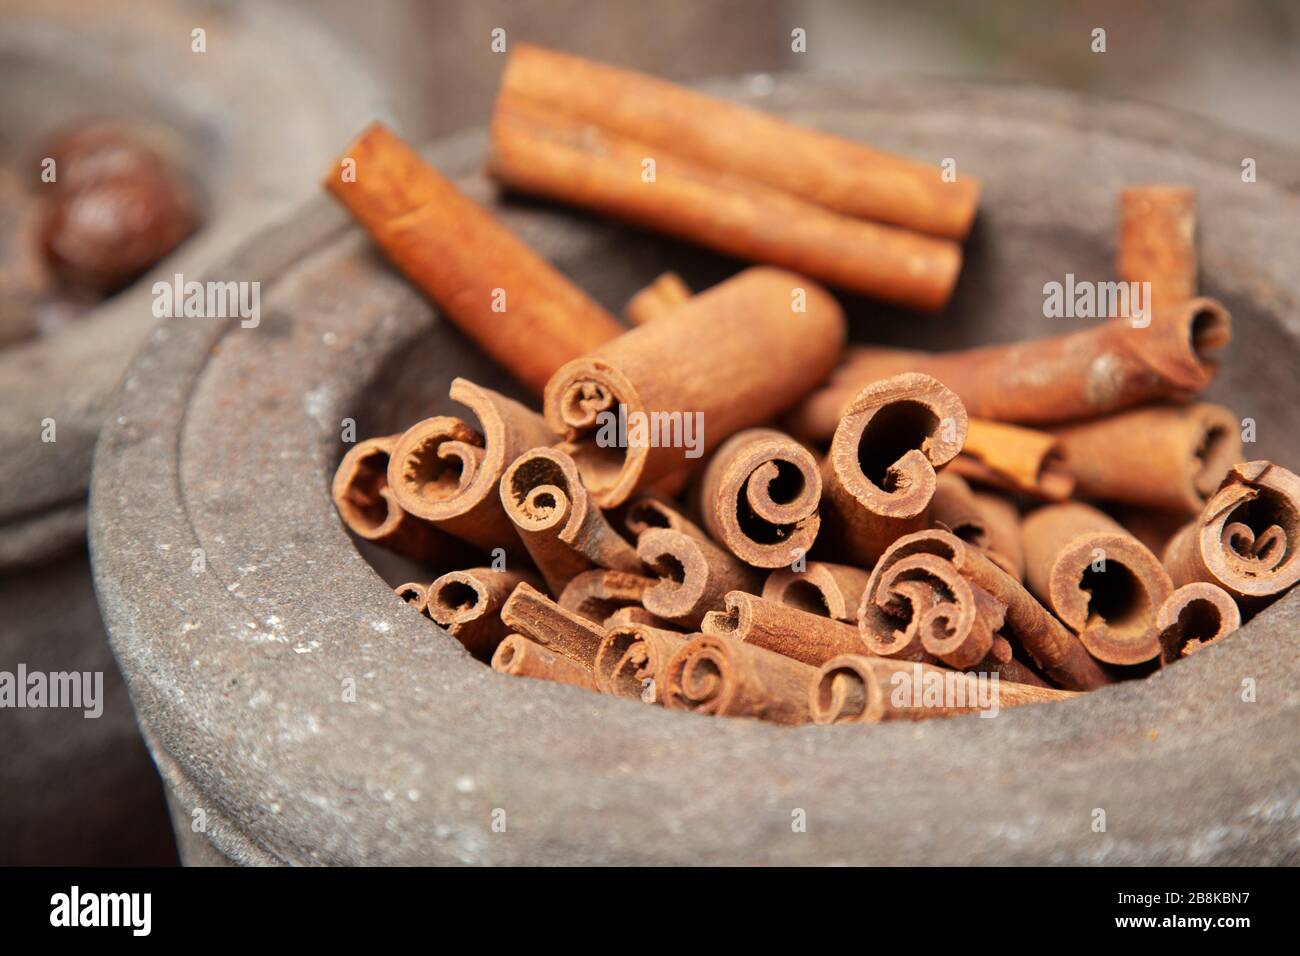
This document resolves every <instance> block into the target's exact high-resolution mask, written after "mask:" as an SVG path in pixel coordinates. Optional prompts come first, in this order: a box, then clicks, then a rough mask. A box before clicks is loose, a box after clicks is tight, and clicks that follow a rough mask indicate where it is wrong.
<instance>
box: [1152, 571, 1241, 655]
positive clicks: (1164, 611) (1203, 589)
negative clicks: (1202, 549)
mask: <svg viewBox="0 0 1300 956" xmlns="http://www.w3.org/2000/svg"><path fill="white" fill-rule="evenodd" d="M1239 627H1241V610H1240V609H1239V608H1238V607H1237V602H1236V601H1234V600H1233V599H1232V595H1230V594H1229V593H1228V592H1227V591H1225V590H1223V588H1221V587H1219V586H1218V585H1217V584H1210V583H1208V582H1206V581H1193V582H1192V583H1191V584H1184V585H1183V586H1182V587H1180V588H1179V589H1178V590H1176V591H1174V593H1173V594H1171V595H1169V597H1168V598H1167V599H1166V600H1165V603H1164V604H1162V605H1160V612H1159V613H1158V614H1157V615H1156V628H1157V629H1158V630H1159V632H1160V649H1161V653H1160V659H1161V662H1162V663H1164V664H1172V663H1173V662H1174V661H1178V660H1181V659H1182V658H1184V657H1190V656H1191V655H1192V654H1194V653H1196V652H1197V651H1199V650H1201V649H1202V648H1204V647H1209V646H1210V645H1211V644H1213V643H1215V642H1216V641H1218V640H1220V639H1221V638H1224V637H1227V636H1228V635H1229V634H1231V633H1232V632H1233V631H1235V630H1236V629H1237V628H1239Z"/></svg>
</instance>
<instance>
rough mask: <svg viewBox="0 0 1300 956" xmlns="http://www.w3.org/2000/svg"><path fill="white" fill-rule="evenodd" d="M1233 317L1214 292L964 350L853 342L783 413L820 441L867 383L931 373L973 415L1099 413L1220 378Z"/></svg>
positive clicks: (1056, 418)
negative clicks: (1166, 308)
mask: <svg viewBox="0 0 1300 956" xmlns="http://www.w3.org/2000/svg"><path fill="white" fill-rule="evenodd" d="M1231 325H1232V320H1231V318H1230V317H1229V315H1228V312H1227V310H1226V309H1224V307H1223V306H1222V305H1220V304H1219V303H1218V302H1215V301H1214V300H1213V299H1204V298H1198V299H1190V300H1188V301H1187V302H1184V303H1183V304H1181V305H1179V306H1177V307H1175V308H1174V309H1173V311H1172V312H1166V313H1165V314H1164V315H1157V316H1156V317H1155V318H1154V319H1153V320H1152V322H1151V324H1150V325H1148V326H1147V327H1145V328H1135V327H1134V326H1133V325H1132V323H1131V322H1130V320H1128V319H1115V320H1112V321H1109V322H1104V323H1102V324H1101V325H1096V326H1093V327H1092V328H1089V329H1085V330H1083V331H1080V332H1072V333H1070V334H1068V335H1061V336H1056V337H1053V338H1045V339H1034V340H1031V341H1028V342H1017V343H1014V344H1010V345H989V346H984V347H982V348H975V349H967V350H965V351H960V352H943V353H934V352H915V351H907V350H904V349H887V348H876V347H866V346H858V347H855V348H851V349H850V350H849V353H848V355H847V356H846V358H845V361H844V363H843V364H842V365H841V366H840V367H839V369H838V370H837V371H836V372H835V374H834V375H832V376H831V379H830V381H829V382H828V383H827V384H826V385H824V386H823V387H821V388H819V389H818V390H817V391H815V392H813V393H812V394H811V395H809V396H808V397H807V398H805V399H804V400H803V401H801V402H800V403H799V404H798V405H796V406H795V408H794V410H793V411H792V412H791V413H790V414H789V415H787V416H786V418H785V419H784V427H785V428H786V430H787V431H789V432H790V434H792V435H794V436H795V437H796V438H799V439H801V440H803V441H810V442H823V441H825V440H826V439H827V438H829V437H830V436H831V434H832V433H834V431H835V427H836V425H837V423H838V422H839V419H840V415H841V413H842V411H843V409H844V407H845V405H847V404H848V402H849V401H850V400H852V398H853V396H854V395H855V394H856V393H857V392H858V391H859V390H860V389H861V388H862V386H863V385H865V384H867V383H869V382H874V381H878V380H880V379H882V378H886V377H888V376H890V375H896V374H898V373H900V372H908V371H912V372H924V373H925V374H927V375H932V376H934V377H935V378H937V379H939V381H941V382H943V383H944V384H945V385H947V386H948V387H949V388H951V389H952V390H953V391H954V392H956V393H957V395H958V396H959V397H960V398H961V400H962V402H963V403H964V404H965V406H966V411H967V412H968V413H969V414H970V415H971V416H973V417H975V418H986V419H992V420H995V421H1007V422H1022V423H1025V424H1034V423H1049V422H1065V421H1074V420H1076V419H1083V418H1094V417H1096V416H1098V415H1105V414H1108V413H1110V412H1116V411H1119V410H1121V409H1124V408H1129V407H1131V406H1133V405H1140V404H1143V403H1145V402H1150V401H1154V400H1157V399H1165V398H1187V397H1190V396H1191V395H1193V394H1195V393H1196V392H1198V391H1200V390H1201V389H1202V388H1204V387H1205V386H1206V385H1207V384H1209V382H1210V380H1211V379H1212V378H1213V377H1214V374H1215V372H1217V371H1218V367H1219V363H1218V359H1217V358H1216V357H1215V354H1216V352H1217V350H1218V349H1220V348H1222V347H1223V346H1225V345H1227V344H1228V342H1229V340H1230V339H1231V336H1232V328H1231Z"/></svg>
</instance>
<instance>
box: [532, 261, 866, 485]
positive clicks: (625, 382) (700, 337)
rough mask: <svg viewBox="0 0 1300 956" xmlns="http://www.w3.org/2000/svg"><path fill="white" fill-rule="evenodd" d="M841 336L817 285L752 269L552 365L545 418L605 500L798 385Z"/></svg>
mask: <svg viewBox="0 0 1300 956" xmlns="http://www.w3.org/2000/svg"><path fill="white" fill-rule="evenodd" d="M800 306H803V307H805V311H796V309H797V308H798V307H800ZM843 342H844V315H843V313H842V312H841V311H840V307H839V305H838V304H836V302H835V300H834V299H833V298H831V296H830V295H829V294H827V293H826V292H825V291H824V290H822V289H821V288H820V287H818V286H817V285H816V284H815V283H813V282H811V281H810V280H808V279H805V278H803V277H801V276H797V275H794V274H793V273H789V272H782V271H780V270H777V269H766V268H755V269H748V270H746V271H744V272H742V273H740V274H739V275H737V276H734V277H732V278H731V279H728V280H727V281H726V282H723V283H721V284H720V285H717V286H714V287H713V288H712V289H709V290H708V291H707V292H703V293H701V294H699V295H697V296H694V297H693V298H692V299H691V300H690V301H689V302H687V303H686V304H685V305H682V306H681V307H680V308H678V309H677V310H676V311H675V312H673V313H672V314H670V315H667V316H664V317H663V318H661V319H659V320H658V321H655V322H651V323H649V324H647V325H643V326H640V327H639V328H635V329H633V330H631V331H630V332H627V333H625V334H624V335H622V336H620V337H619V338H618V339H616V340H614V341H613V342H610V343H609V344H608V345H605V346H602V347H601V348H599V349H596V350H595V351H593V352H591V353H590V354H588V355H586V356H584V357H583V358H580V359H576V360H574V361H572V362H570V363H568V364H567V365H565V366H564V367H563V368H561V369H560V370H559V371H557V372H556V373H555V376H554V377H553V378H552V379H551V381H550V382H549V383H548V384H547V386H546V400H545V412H546V421H547V423H548V424H549V425H550V426H551V428H552V430H553V431H554V432H555V433H556V434H558V435H561V436H563V438H564V444H563V445H562V446H561V447H563V449H564V450H565V451H567V452H568V453H569V454H571V455H572V456H573V458H574V460H575V461H576V462H577V464H578V468H579V471H580V472H581V474H582V478H583V481H584V483H585V484H586V486H587V488H588V489H589V490H590V492H591V496H592V498H593V500H594V501H595V502H596V503H597V504H598V505H599V506H600V507H602V508H612V507H615V506H616V505H619V504H621V503H622V502H624V501H626V500H627V499H628V498H630V497H631V496H632V494H633V493H635V492H636V491H638V490H640V489H643V488H647V487H649V486H651V485H653V484H654V483H655V482H656V481H658V480H659V479H661V478H663V477H665V476H666V475H668V474H670V473H672V472H673V471H675V470H677V469H680V468H681V467H682V466H683V464H684V463H685V462H688V461H689V460H690V459H688V458H687V457H686V455H687V454H694V455H699V454H702V453H705V452H707V451H708V450H710V449H712V448H716V447H717V446H718V444H719V443H720V442H721V441H722V440H723V439H725V438H726V437H727V436H729V435H732V434H734V433H735V432H737V431H739V430H741V429H742V428H746V427H748V426H750V425H756V424H758V423H760V422H762V421H764V420H765V419H767V418H769V417H771V416H772V415H774V414H775V413H776V412H777V411H778V410H780V409H781V408H783V407H784V406H786V405H788V404H789V403H790V402H792V401H794V400H795V399H796V398H798V397H799V396H800V395H803V394H804V393H806V392H807V391H808V390H809V389H810V388H812V387H813V386H814V385H816V383H817V382H819V381H820V380H821V379H822V378H823V377H824V376H825V375H826V374H827V373H828V372H829V371H830V369H831V367H832V366H833V365H834V364H835V361H836V360H837V358H838V356H839V354H840V351H841V349H842V347H843ZM772 355H780V356H782V361H781V362H780V364H777V365H773V363H772V362H770V361H769V359H770V358H771V356H772ZM620 423H624V424H625V425H626V435H623V434H621V432H622V431H623V429H622V428H620V427H619V425H620ZM700 428H702V429H703V430H704V434H703V435H700V434H698V430H699V429H700ZM665 433H667V434H665ZM683 446H693V447H683Z"/></svg>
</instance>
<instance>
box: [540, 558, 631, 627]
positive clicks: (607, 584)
mask: <svg viewBox="0 0 1300 956" xmlns="http://www.w3.org/2000/svg"><path fill="white" fill-rule="evenodd" d="M652 584H654V580H653V579H651V578H647V577H642V576H641V575H639V574H628V573H627V572H626V571H607V570H605V569H604V568H596V569H594V570H591V571H584V572H582V573H581V574H579V575H576V576H575V577H573V578H572V579H571V580H570V581H569V583H568V584H566V585H565V586H564V590H563V591H561V592H560V600H559V604H560V607H562V608H564V609H565V610H566V611H572V612H573V613H574V614H580V615H582V616H583V617H585V618H586V619H587V620H589V621H596V622H597V623H602V622H604V621H606V620H607V619H608V618H609V617H610V615H612V614H613V613H614V612H615V611H617V610H618V609H619V608H624V607H629V606H635V605H640V603H641V595H642V594H644V593H645V589H646V588H648V587H649V586H650V585H652Z"/></svg>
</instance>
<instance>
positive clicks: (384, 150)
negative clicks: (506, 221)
mask: <svg viewBox="0 0 1300 956" xmlns="http://www.w3.org/2000/svg"><path fill="white" fill-rule="evenodd" d="M349 170H353V171H355V175H354V176H350V175H349ZM323 185H324V186H325V188H326V189H327V190H328V191H329V192H330V193H331V194H332V195H333V196H334V198H335V199H337V200H338V201H339V202H340V203H342V204H343V205H344V206H345V207H346V208H347V210H348V212H350V213H351V214H352V215H353V216H354V217H355V218H356V220H357V221H358V222H359V223H360V224H361V225H362V226H363V227H364V228H365V230H366V231H367V232H368V233H370V236H371V238H373V239H374V241H375V243H376V244H377V245H378V246H379V248H380V249H382V250H383V252H384V254H385V255H386V256H387V257H388V258H389V260H391V261H392V263H393V264H394V265H395V266H397V268H398V269H400V270H401V271H402V273H403V274H405V275H406V277H407V278H408V279H410V280H411V282H413V283H414V284H415V285H416V286H417V287H418V288H419V289H420V291H422V292H423V293H424V294H425V295H427V296H428V297H429V298H431V299H432V300H433V301H434V302H436V303H437V304H438V305H439V306H440V307H441V308H442V309H443V310H444V312H445V313H446V315H447V317H448V318H449V319H451V321H452V322H453V323H455V324H456V325H457V326H458V327H459V328H460V330H461V331H462V332H464V333H465V334H466V335H467V336H468V337H469V338H470V339H472V340H473V341H474V342H475V343H476V344H477V345H478V346H479V347H480V348H481V349H483V351H484V352H486V353H487V354H488V355H489V356H491V358H492V359H493V360H495V361H496V363H497V364H498V365H500V366H501V367H502V368H504V369H506V370H507V371H508V372H510V373H511V374H512V375H514V376H515V378H517V379H519V381H521V382H523V383H524V384H525V385H527V386H528V387H529V388H531V389H532V390H533V391H534V392H536V393H538V394H540V393H541V391H542V389H543V387H545V385H546V382H547V380H548V379H549V378H550V377H551V375H552V374H553V373H554V372H555V370H556V369H557V368H559V367H560V366H561V365H563V364H564V363H565V362H567V361H569V360H570V359H572V358H574V357H575V356H578V355H582V354H583V353H585V352H588V351H590V350H591V349H593V348H595V347H596V346H598V345H600V344H601V343H602V342H606V341H608V340H610V339H612V338H614V337H615V336H617V335H618V334H619V333H620V332H622V330H623V329H622V326H620V325H619V323H618V321H617V320H615V319H614V318H613V316H611V315H609V314H608V313H607V312H606V311H605V310H604V309H602V308H601V307H600V306H599V305H597V304H596V303H595V302H593V301H592V300H591V299H590V298H588V297H587V295H586V293H584V292H583V291H582V290H581V289H579V288H578V287H577V286H576V285H574V284H573V283H572V282H570V281H569V280H568V279H567V278H565V277H564V276H563V275H561V274H560V272H559V271H558V270H557V269H556V268H555V267H554V266H552V265H550V263H548V262H546V260H544V259H542V258H541V257H540V256H538V255H537V253H535V252H533V251H532V250H531V249H529V248H528V246H526V245H524V243H522V242H521V241H519V239H518V238H516V237H515V235H514V234H513V233H511V232H510V230H508V229H506V228H505V227H504V226H503V225H501V223H499V222H498V221H497V220H496V219H495V218H494V217H493V216H492V215H491V214H489V213H488V212H487V210H485V209H483V208H482V207H481V206H479V205H477V204H476V203H474V202H473V201H472V200H470V199H469V198H467V197H466V196H464V195H462V194H461V193H460V192H459V191H458V190H457V189H456V187H455V186H453V185H452V184H451V183H450V182H449V181H448V180H447V179H445V178H444V177H443V176H442V175H441V174H439V173H438V171H437V170H435V169H434V168H433V167H432V166H430V165H429V164H428V163H426V162H425V161H424V160H423V159H421V158H420V156H419V154H418V153H416V152H415V151H414V150H413V149H411V148H410V147H409V146H408V145H407V144H406V143H404V142H403V141H402V140H401V139H400V138H399V137H397V136H395V135H394V134H393V133H391V132H390V131H389V130H387V129H385V128H384V127H383V126H382V125H380V124H379V123H375V124H372V125H371V126H370V127H369V128H368V129H366V131H365V132H363V133H362V134H361V135H360V136H359V137H358V138H357V139H356V140H355V141H354V142H353V143H352V144H351V145H350V146H348V148H347V150H346V151H345V152H344V154H343V156H342V157H340V159H339V161H337V162H336V163H335V164H334V166H333V167H332V168H331V170H330V172H329V173H328V174H327V175H326V176H325V179H324V181H323ZM521 343H526V347H521Z"/></svg>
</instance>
